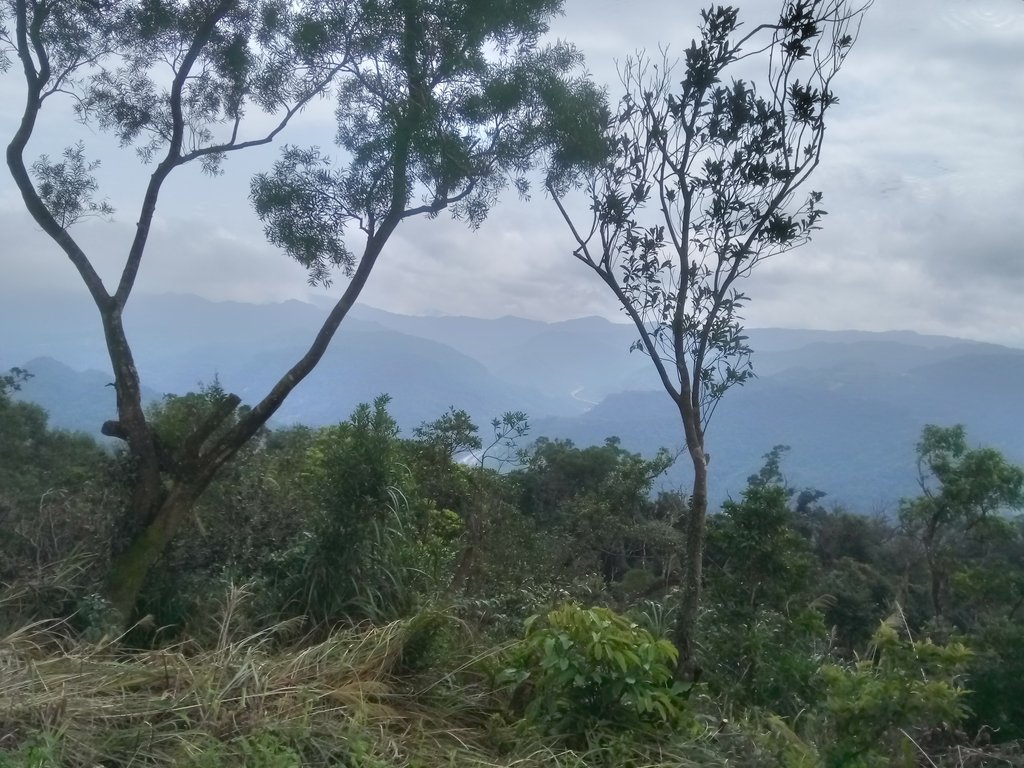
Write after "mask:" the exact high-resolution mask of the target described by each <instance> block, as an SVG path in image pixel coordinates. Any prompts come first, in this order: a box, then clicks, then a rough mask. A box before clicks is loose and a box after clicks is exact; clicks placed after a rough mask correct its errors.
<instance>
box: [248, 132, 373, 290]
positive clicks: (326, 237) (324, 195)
mask: <svg viewBox="0 0 1024 768" xmlns="http://www.w3.org/2000/svg"><path fill="white" fill-rule="evenodd" d="M358 195H359V190H358V184H352V183H348V184H346V180H345V179H344V178H343V177H341V176H340V175H339V174H338V173H337V172H336V171H334V170H332V168H331V165H330V159H329V158H327V157H326V156H325V155H323V154H321V152H320V150H319V149H318V148H317V147H311V148H309V149H300V148H299V147H285V148H284V150H283V152H282V155H281V159H280V160H278V161H277V162H276V163H275V164H274V169H273V170H272V171H271V172H270V173H260V174H257V175H256V176H255V177H253V180H252V184H251V186H250V199H251V200H252V204H253V208H254V209H255V210H256V213H257V215H259V217H260V219H262V220H263V222H264V225H265V226H264V233H265V234H266V236H267V240H269V241H270V242H271V243H272V244H273V245H276V246H277V247H279V248H281V249H283V250H284V251H285V252H286V253H288V255H290V256H291V257H292V258H294V259H295V260H296V261H297V262H299V264H301V265H302V266H303V267H305V268H306V270H307V272H308V274H309V283H310V285H324V286H329V285H330V284H331V274H332V270H333V269H335V268H339V269H341V270H343V272H344V274H345V275H349V276H351V274H352V271H353V269H354V268H355V263H356V259H355V256H354V254H353V253H352V251H351V250H349V248H348V246H347V245H346V244H345V240H344V235H345V230H346V228H347V227H348V226H349V225H350V224H352V223H358V221H359V218H358V213H357V211H358V210H359V209H360V201H359V200H358ZM352 198H355V199H352Z"/></svg>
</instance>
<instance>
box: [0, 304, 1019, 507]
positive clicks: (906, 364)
mask: <svg viewBox="0 0 1024 768" xmlns="http://www.w3.org/2000/svg"><path fill="white" fill-rule="evenodd" d="M326 312H327V309H326V308H324V307H321V306H316V305H314V304H307V303H304V302H298V301H289V302H284V303H281V304H268V305H255V304H244V303H238V302H211V301H206V300H204V299H201V298H198V297H196V296H181V295H164V296H153V297H145V298H144V299H142V300H139V301H136V302H135V303H134V304H132V305H130V308H129V311H128V312H127V313H126V324H127V329H128V333H129V337H130V340H131V342H132V344H133V348H134V350H135V352H136V362H137V364H138V367H139V370H140V372H141V374H142V377H143V382H144V384H145V385H146V386H148V387H149V389H148V393H149V395H150V396H151V397H153V398H156V397H159V396H160V395H161V394H163V393H165V392H175V393H180V392H184V391H188V390H190V389H195V388H196V386H197V384H198V383H199V382H200V381H203V382H210V381H212V380H213V379H214V377H217V378H218V379H219V381H220V382H221V384H222V385H223V386H224V387H225V388H226V389H228V390H230V391H233V392H237V393H238V394H239V395H240V396H241V397H242V398H243V400H244V401H245V402H250V403H251V402H254V401H255V400H257V399H258V398H260V397H262V395H263V394H264V393H265V392H266V390H267V389H268V388H269V386H270V385H271V384H272V382H274V381H276V379H277V377H279V376H280V375H281V374H282V373H283V372H284V371H285V370H286V369H287V367H288V366H290V365H291V364H292V363H293V362H294V361H295V360H296V359H297V358H298V357H299V356H300V355H301V354H302V352H303V351H304V350H305V348H306V346H307V345H308V344H309V342H310V341H311V339H312V337H313V334H314V333H315V330H316V328H318V327H319V324H320V322H321V321H322V319H323V317H324V316H325V314H326ZM0 323H3V327H4V328H7V329H8V333H6V334H5V338H4V341H3V343H2V345H0V367H3V368H7V367H10V366H13V365H20V366H22V367H26V368H28V369H29V370H30V371H31V372H32V373H33V374H34V375H35V378H33V379H32V380H31V381H29V382H28V384H27V385H26V386H25V388H24V391H23V392H22V396H23V397H25V398H26V399H29V400H33V401H35V402H39V403H40V404H41V405H43V406H44V407H46V408H47V409H48V410H49V411H50V413H51V420H52V423H54V424H55V425H57V426H61V427H65V428H69V429H79V430H83V431H91V432H93V433H95V432H96V431H98V428H99V425H100V424H101V423H102V421H103V420H104V419H105V418H110V417H112V416H113V407H114V402H113V391H112V388H110V387H107V386H105V385H106V384H107V383H109V381H110V379H111V376H110V373H109V370H110V365H109V362H108V360H107V356H106V350H105V349H104V347H103V340H102V333H101V332H100V327H99V322H98V319H97V318H96V312H95V309H94V308H93V307H92V306H91V305H90V304H89V302H88V300H87V299H85V298H84V297H78V296H75V297H71V298H66V299H64V298H62V299H60V300H56V299H54V300H47V301H40V300H39V299H38V298H36V299H32V300H29V299H12V300H5V301H4V302H2V303H0ZM748 335H749V337H750V344H751V346H752V347H753V349H754V351H755V354H754V365H755V370H756V371H757V373H758V378H757V379H755V380H753V381H751V382H749V383H748V384H747V385H746V386H744V387H743V388H740V389H737V390H735V391H733V392H730V393H729V394H728V395H727V396H726V398H725V399H724V400H723V402H722V404H721V406H720V408H719V409H718V411H717V412H716V413H715V416H714V421H713V422H712V424H711V428H710V430H709V433H708V449H709V452H710V453H711V455H712V457H713V461H712V467H711V469H712V484H713V488H714V489H715V490H716V493H715V496H716V498H717V499H719V500H720V499H721V498H723V497H724V496H725V495H727V494H733V495H735V494H736V493H738V492H739V490H740V489H741V488H742V487H743V484H744V482H745V479H746V476H747V475H748V474H750V473H751V472H753V471H755V470H756V468H757V466H758V465H759V462H760V457H761V456H762V455H763V454H764V453H765V452H767V451H768V450H769V449H770V448H771V447H772V446H773V445H776V444H779V443H785V444H789V445H790V446H791V447H792V451H791V452H790V455H789V456H788V457H787V459H786V463H785V469H786V472H787V475H788V476H789V479H790V481H791V482H792V483H793V484H794V485H797V486H805V485H809V486H815V487H818V488H821V489H822V490H824V491H826V492H828V493H829V494H830V496H831V497H832V498H833V499H835V500H836V501H842V502H844V503H847V504H849V505H851V506H853V507H854V508H857V509H860V510H863V511H872V510H876V509H888V510H890V511H891V510H892V509H893V508H894V507H895V504H896V503H897V501H898V499H899V497H900V496H903V495H907V494H911V493H913V492H914V490H915V486H914V464H913V446H914V443H915V441H916V439H917V437H918V435H919V433H920V429H921V427H922V426H923V425H924V424H926V423H939V424H953V423H964V424H965V425H966V426H967V427H968V434H969V437H970V439H971V441H972V442H975V443H984V444H988V445H992V446H994V447H996V448H999V449H1000V450H1003V451H1004V452H1005V453H1006V454H1007V455H1008V456H1009V457H1010V458H1011V459H1013V460H1015V461H1018V462H1024V429H1021V427H1022V426H1024V394H1022V392H1021V386H1020V384H1021V382H1024V350H1020V349H1014V348H1010V347H1004V346H999V345H996V344H988V343H982V342H974V341H968V340H964V339H956V338H951V337H943V336H927V335H921V334H916V333H913V332H910V331H890V332H884V333H871V332H866V331H815V330H787V329H778V328H766V329H752V330H750V331H749V332H748ZM634 338H635V332H634V330H633V329H632V327H631V326H629V325H626V324H621V323H613V322H610V321H608V320H606V319H603V318H597V317H589V318H580V319H578V320H570V321H566V322H560V323H544V322H540V321H535V320H526V319H523V318H516V317H503V318H498V319H494V320H480V319H474V318H466V317H450V316H441V317H409V316H405V315H400V314H395V313H391V312H385V311H383V310H378V309H373V308H370V307H356V308H355V309H354V310H353V312H352V314H351V315H350V317H349V318H347V319H346V321H345V323H344V324H343V325H342V328H341V330H340V331H339V334H338V336H337V338H336V339H335V341H334V343H332V345H331V347H330V349H329V351H328V353H327V355H326V356H325V358H324V360H323V361H322V362H321V364H320V365H319V366H318V367H317V369H316V371H315V372H314V373H313V374H311V376H310V377H309V378H308V379H307V380H306V381H305V382H303V383H302V384H301V385H300V386H299V387H298V388H297V389H296V391H295V392H294V393H293V395H292V396H291V397H290V398H289V399H288V400H287V401H286V403H285V405H284V407H283V408H282V409H281V411H280V412H279V413H278V414H277V415H276V417H275V422H276V423H278V424H287V423H306V424H311V425H319V424H327V423H332V422H337V421H339V420H342V419H344V418H346V417H347V416H348V415H349V413H351V411H352V409H353V408H354V407H355V405H356V404H358V403H359V402H364V401H368V400H370V399H372V398H373V397H375V396H376V395H377V394H380V393H381V392H388V393H389V394H391V396H392V398H393V402H392V413H393V414H394V415H395V417H396V419H397V420H398V422H399V424H400V425H401V426H402V428H403V430H405V431H406V433H407V434H408V433H409V431H410V430H411V429H412V427H414V426H416V425H417V424H419V423H421V422H422V421H425V420H429V419H433V418H436V417H437V416H438V415H440V414H441V413H442V412H443V411H444V410H445V409H446V408H447V407H448V406H450V405H454V406H455V407H458V408H465V409H466V410H467V411H469V412H470V413H471V414H472V415H473V417H474V418H475V419H476V421H477V423H478V424H480V425H481V426H482V427H484V428H486V425H487V423H488V422H489V420H490V419H491V418H492V417H493V416H496V415H499V414H500V413H502V412H503V411H506V410H523V411H526V412H527V413H528V414H529V415H530V417H531V421H532V423H533V425H534V429H533V432H532V436H533V437H539V436H541V435H544V436H548V437H563V438H569V439H572V440H574V441H576V442H577V443H579V444H591V443H599V442H602V441H603V440H604V439H605V438H606V437H609V436H611V435H616V436H618V437H620V438H621V440H622V443H623V445H624V446H625V447H627V448H629V449H630V450H636V451H641V452H644V453H653V452H654V451H656V450H657V448H659V447H661V446H666V447H668V448H670V449H677V448H679V446H680V444H681V442H682V435H681V430H680V428H679V425H678V416H677V415H676V414H675V411H674V409H673V407H672V404H671V402H670V401H669V400H668V398H667V397H666V396H665V395H664V393H663V392H662V391H661V390H660V384H659V382H658V379H657V377H656V376H655V374H654V369H653V366H651V364H650V361H649V360H647V359H646V358H645V357H644V356H643V355H641V354H640V353H632V354H630V353H629V351H628V350H629V347H630V344H631V343H632V341H633V340H634ZM686 474H687V473H686V470H685V464H684V463H683V462H681V463H680V465H679V466H677V468H675V469H674V470H673V472H672V473H670V475H669V477H668V479H667V480H666V481H665V482H666V484H667V485H669V486H678V487H681V488H685V485H686Z"/></svg>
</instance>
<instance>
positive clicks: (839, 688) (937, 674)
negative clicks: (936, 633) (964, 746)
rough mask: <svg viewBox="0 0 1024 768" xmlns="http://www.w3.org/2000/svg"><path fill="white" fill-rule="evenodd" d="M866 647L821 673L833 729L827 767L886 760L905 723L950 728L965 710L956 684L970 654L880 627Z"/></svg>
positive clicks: (879, 763)
mask: <svg viewBox="0 0 1024 768" xmlns="http://www.w3.org/2000/svg"><path fill="white" fill-rule="evenodd" d="M872 645H873V651H872V653H871V655H870V656H869V657H868V658H865V659H863V660H860V661H858V662H856V663H855V664H851V665H846V666H840V665H828V666H825V667H824V668H823V669H822V671H821V676H822V679H823V680H824V682H825V684H826V687H827V692H828V697H827V701H826V711H827V718H828V722H829V725H830V727H831V729H832V732H833V737H832V739H831V743H830V744H828V746H827V747H826V749H825V750H824V751H825V754H826V764H827V765H828V766H829V768H831V767H832V766H835V768H839V766H848V765H863V766H875V765H877V766H882V765H889V761H888V758H887V756H886V752H887V750H886V748H887V747H888V746H889V744H890V743H891V742H892V741H894V740H895V741H899V740H902V739H905V738H908V737H907V736H906V731H907V730H908V729H912V728H926V727H935V726H941V725H947V726H955V725H957V724H958V723H959V722H960V721H961V720H962V719H963V718H964V716H965V715H966V709H965V707H964V703H963V700H964V694H965V690H964V689H963V687H962V686H961V685H960V677H961V674H962V671H963V668H964V665H965V664H966V663H967V661H968V660H969V659H970V656H971V654H970V652H969V651H968V650H967V648H965V647H964V646H963V645H960V644H958V643H951V644H949V645H935V644H933V643H932V642H930V641H927V640H925V641H922V642H917V641H914V640H912V639H904V638H902V637H901V636H900V633H899V632H897V630H896V629H895V628H894V627H893V626H891V625H890V624H882V625H881V626H880V627H879V629H878V631H877V632H876V633H875V636H874V638H873V640H872Z"/></svg>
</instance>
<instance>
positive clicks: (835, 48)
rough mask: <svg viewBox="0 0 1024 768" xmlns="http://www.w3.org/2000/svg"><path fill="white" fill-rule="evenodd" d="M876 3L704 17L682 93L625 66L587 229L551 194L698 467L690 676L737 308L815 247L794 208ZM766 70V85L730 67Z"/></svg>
mask: <svg viewBox="0 0 1024 768" xmlns="http://www.w3.org/2000/svg"><path fill="white" fill-rule="evenodd" d="M868 5H870V2H868V3H865V4H864V5H862V6H860V7H857V8H854V7H852V6H851V5H850V4H849V3H848V2H847V1H846V0H788V1H787V2H786V3H785V4H784V7H783V9H782V11H781V13H780V15H779V18H778V20H777V21H775V22H774V23H766V24H760V25H758V26H756V27H754V28H752V29H750V30H749V31H744V30H742V29H741V24H740V21H739V14H738V12H737V10H736V9H735V8H729V7H721V6H719V7H715V8H711V9H709V10H706V11H704V12H703V13H702V14H701V23H700V27H699V29H700V39H699V40H694V41H693V42H692V43H691V45H690V46H689V48H687V49H686V52H685V61H684V68H683V74H682V80H681V82H680V84H679V87H678V88H675V87H674V83H675V82H676V80H675V77H674V76H673V65H672V62H670V61H668V59H667V57H666V60H665V62H664V64H663V65H662V64H656V63H652V62H651V61H650V59H648V58H646V57H644V56H640V57H638V58H635V59H631V60H628V61H627V62H626V64H625V65H624V67H623V68H622V70H621V73H620V74H621V78H622V82H623V85H624V86H625V90H626V95H625V96H624V97H623V99H622V101H621V102H620V104H619V107H618V110H617V112H616V113H615V114H614V115H613V116H612V119H611V120H610V122H609V124H608V127H607V132H606V140H607V143H608V145H609V146H610V148H611V152H610V156H609V158H608V159H607V161H606V162H605V164H604V166H603V167H602V168H600V169H599V170H598V171H597V172H595V173H593V174H591V175H590V176H589V178H588V179H587V180H586V182H585V184H584V188H585V191H586V197H587V199H588V202H589V204H590V210H591V214H590V217H589V220H588V221H587V222H586V225H585V226H580V225H578V224H577V223H576V220H577V219H578V217H574V216H573V215H572V214H571V213H570V212H569V209H568V207H567V206H566V204H565V203H564V202H563V199H562V197H561V196H560V195H559V194H558V193H557V190H552V196H553V197H554V200H555V203H556V205H557V206H558V209H559V211H560V213H561V214H562V217H563V218H564V219H565V222H566V224H567V225H568V227H569V229H570V231H571V233H572V236H573V238H574V239H575V242H576V247H575V250H574V251H573V255H574V256H575V257H576V258H577V259H579V260H580V261H581V262H583V263H584V264H585V265H587V266H588V267H589V268H590V269H592V270H593V271H594V272H595V273H596V274H597V275H598V277H600V278H601V280H602V281H603V282H604V283H605V285H607V286H608V288H609V289H610V290H611V292H612V293H613V294H614V296H615V298H616V299H617V300H618V302H619V304H620V305H621V307H622V309H623V310H624V311H625V312H626V314H627V315H628V316H629V318H630V319H631V320H632V321H633V323H634V324H635V326H636V329H637V331H638V334H639V339H638V340H637V341H636V342H635V344H634V349H639V350H640V351H642V352H643V353H645V354H647V355H648V356H649V357H650V358H651V360H652V362H653V364H654V366H655V368H656V369H657V372H658V375H659V377H660V379H661V383H662V385H663V386H664V388H665V391H666V392H667V393H668V394H669V396H670V397H671V398H672V400H673V402H674V403H675V404H676V406H677V408H678V411H679V416H680V419H681V420H682V425H683V432H684V434H685V438H686V448H687V451H688V453H689V456H690V459H691V462H692V464H693V492H692V498H691V503H690V509H689V514H688V520H687V529H686V545H685V550H686V551H685V553H684V554H685V557H684V558H683V560H684V572H683V579H682V582H683V589H682V592H683V597H682V601H683V604H682V610H681V611H680V612H679V620H678V622H677V625H676V627H675V630H674V640H675V641H676V643H677V644H678V645H679V646H680V670H679V671H680V673H681V674H692V672H693V669H692V668H691V667H692V661H693V658H694V632H695V628H696V624H697V616H698V610H699V606H700V593H701V570H702V556H703V547H704V535H705V534H704V531H705V517H706V514H707V506H708V454H707V452H706V450H705V449H706V445H705V431H706V429H707V426H708V421H709V419H710V418H711V416H712V414H713V413H714V410H715V407H716V405H717V404H718V402H719V401H720V399H721V398H722V396H723V395H724V394H725V392H726V391H727V390H728V389H730V388H731V387H733V386H736V385H740V384H743V383H744V382H745V381H746V380H747V379H748V378H749V377H750V376H751V375H752V369H751V365H750V354H751V350H750V348H749V346H748V345H747V343H746V337H745V336H744V335H743V333H742V325H741V321H742V317H741V315H740V312H741V310H742V307H743V305H744V303H745V302H746V299H747V297H746V296H745V295H744V294H743V293H742V291H741V290H740V286H741V284H742V283H741V281H742V280H743V278H745V277H747V276H748V275H750V273H751V272H752V271H753V270H754V268H755V267H757V265H759V264H760V263H762V262H763V261H764V260H765V259H767V258H769V257H772V256H775V255H778V254H781V253H784V252H786V251H789V250H791V249H793V248H795V247H797V246H799V245H802V244H804V243H806V242H807V241H808V240H809V239H810V236H811V233H812V232H813V230H815V229H817V228H818V224H819V221H820V218H821V216H822V215H823V214H824V213H825V212H824V211H823V210H822V209H821V207H820V203H821V194H819V193H818V192H810V193H809V194H808V195H807V197H806V198H805V199H804V201H803V202H802V203H801V204H798V205H794V204H793V201H794V198H795V195H796V193H797V190H798V189H800V188H801V187H802V186H804V184H805V183H806V182H807V180H808V179H809V178H810V176H811V174H812V173H813V171H814V169H815V168H816V167H817V166H818V163H819V160H820V158H821V150H822V146H823V141H824V136H825V116H826V113H827V112H828V111H829V110H830V109H831V107H833V106H834V105H835V103H836V97H835V95H834V94H833V92H832V81H833V78H834V77H835V76H836V74H837V73H838V71H839V68H840V66H841V65H842V63H843V61H844V59H845V58H846V55H847V53H848V52H849V50H850V48H851V46H852V45H853V43H854V40H855V37H856V33H857V30H858V29H859V23H860V20H861V18H862V15H863V13H864V11H865V10H866V8H867V6H868ZM753 64H763V65H764V67H765V70H766V71H765V78H764V80H763V82H762V83H761V84H760V85H758V84H755V83H748V82H746V81H745V80H740V79H731V80H730V81H728V82H725V78H726V77H727V76H728V75H729V73H731V72H733V71H736V70H737V69H740V68H742V69H743V70H744V71H749V70H750V68H751V66H752V65H753Z"/></svg>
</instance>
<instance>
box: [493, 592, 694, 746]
mask: <svg viewBox="0 0 1024 768" xmlns="http://www.w3.org/2000/svg"><path fill="white" fill-rule="evenodd" d="M677 656H678V652H677V651H676V649H675V647H674V646H673V645H672V644H671V643H670V642H669V641H668V640H665V639H655V637H654V636H653V635H651V633H650V632H648V631H647V630H645V629H641V628H640V627H639V626H637V625H636V624H634V623H633V622H631V621H630V620H629V619H627V618H625V617H623V616H620V615H619V614H617V613H615V612H614V611H612V610H610V609H608V608H582V607H580V606H579V605H576V604H568V605H564V606H562V607H560V608H557V609H555V610H553V611H551V612H549V613H548V614H547V615H546V616H543V617H540V616H534V617H532V618H531V619H529V620H528V621H527V627H526V637H525V639H524V641H523V644H522V645H521V646H520V647H519V648H517V649H516V651H514V654H513V659H512V664H511V666H510V668H509V669H508V670H507V672H506V675H507V676H508V677H509V678H510V679H511V680H513V681H515V682H516V683H517V684H518V685H519V687H520V692H521V693H523V694H524V695H525V696H526V698H528V703H527V704H526V706H525V715H526V718H527V720H528V721H529V722H531V723H533V724H534V725H536V726H538V727H539V728H541V729H542V730H544V731H547V732H549V733H552V734H556V735H559V736H563V737H565V738H567V739H568V740H569V741H570V742H575V743H580V742H584V741H589V740H591V739H593V738H595V737H597V736H598V732H599V731H600V735H601V736H604V735H606V734H609V735H610V734H614V733H615V732H617V731H631V732H634V733H636V732H642V733H646V734H654V733H657V732H658V731H659V730H667V729H672V728H675V727H676V726H678V725H679V724H681V722H682V721H683V720H684V719H685V712H686V710H685V705H684V698H685V696H684V694H685V693H686V692H687V690H688V689H687V688H686V687H685V686H683V685H681V684H679V683H674V682H673V680H672V670H673V667H674V665H675V663H676V659H677Z"/></svg>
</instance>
